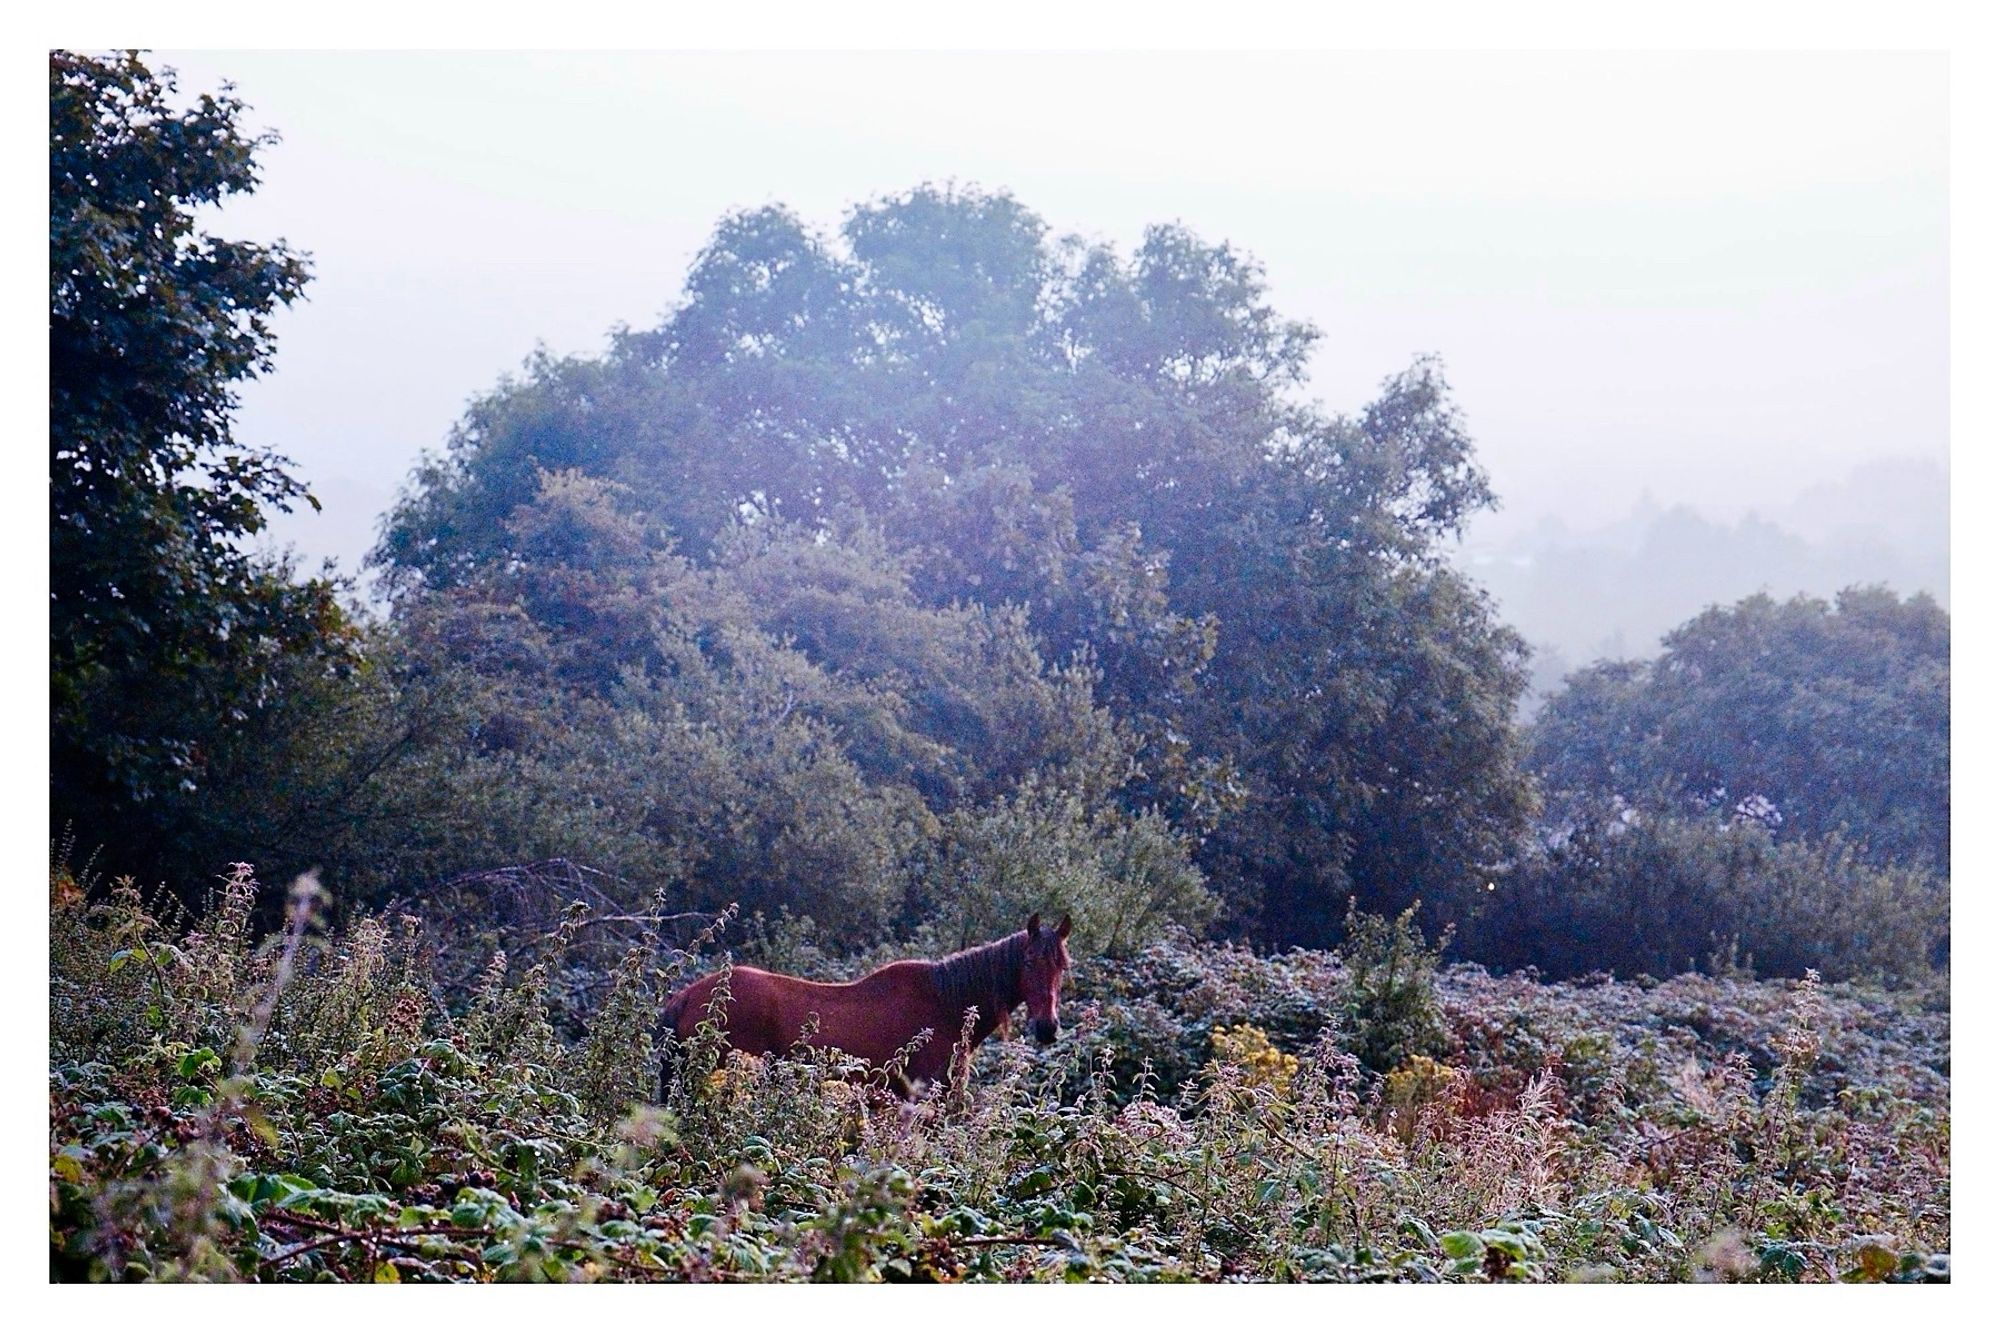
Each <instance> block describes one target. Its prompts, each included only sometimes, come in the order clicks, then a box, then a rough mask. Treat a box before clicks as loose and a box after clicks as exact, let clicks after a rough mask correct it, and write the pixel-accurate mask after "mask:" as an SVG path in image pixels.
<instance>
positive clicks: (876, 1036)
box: [660, 912, 1070, 1098]
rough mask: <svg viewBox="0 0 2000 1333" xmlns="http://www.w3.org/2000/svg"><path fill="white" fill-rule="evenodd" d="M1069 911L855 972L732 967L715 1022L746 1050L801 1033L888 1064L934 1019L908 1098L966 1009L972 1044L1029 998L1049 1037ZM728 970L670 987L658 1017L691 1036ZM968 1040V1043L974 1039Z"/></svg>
mask: <svg viewBox="0 0 2000 1333" xmlns="http://www.w3.org/2000/svg"><path fill="white" fill-rule="evenodd" d="M1069 930H1070V922H1069V917H1067V916H1065V917H1063V919H1062V924H1060V925H1058V926H1056V927H1055V928H1054V929H1052V930H1051V929H1045V928H1044V927H1043V925H1042V918H1041V914H1040V913H1039V912H1037V913H1035V914H1034V915H1032V916H1030V917H1029V918H1028V925H1027V929H1025V930H1017V931H1015V932H1014V933H1013V934H1012V935H1006V936H1002V937H1001V938H1000V939H997V940H992V941H990V942H988V943H986V944H979V945H974V946H973V947H972V948H969V949H961V950H960V951H959V952H957V953H955V954H951V955H949V956H948V957H944V958H938V959H933V960H925V959H918V958H906V959H903V960H902V961H900V962H894V963H888V964H885V965H883V966H882V967H878V968H876V969H875V970H874V971H873V972H870V973H869V974H868V975H867V976H865V977H862V978H861V979H860V980H858V981H849V982H846V983H843V984H828V983H825V982H818V981H806V980H804V979H802V978H799V977H793V976H787V975H785V974H784V973H782V972H766V971H763V970H761V969H759V968H754V967H737V968H732V969H730V971H729V974H728V976H729V986H728V991H727V995H726V999H725V1001H724V1004H723V1011H722V1014H721V1017H720V1021H719V1024H718V1026H719V1027H720V1028H721V1029H722V1033H723V1037H724V1042H725V1045H726V1047H727V1048H728V1049H731V1050H738V1051H742V1052H744V1053H745V1054H747V1055H764V1054H767V1053H769V1052H774V1051H775V1052H778V1053H781V1054H782V1053H783V1052H785V1051H788V1050H791V1049H792V1048H793V1047H795V1046H797V1045H799V1044H800V1043H801V1041H803V1042H804V1043H805V1044H806V1045H809V1046H826V1047H832V1048H833V1049H835V1050H839V1051H843V1052H845V1053H846V1054H848V1055H851V1056H855V1057H858V1058H859V1059H861V1060H863V1061H866V1062H867V1063H868V1064H869V1065H870V1066H872V1067H874V1068H876V1069H885V1068H887V1067H888V1066H889V1065H890V1063H891V1061H892V1059H893V1058H894V1057H895V1055H896V1054H897V1052H899V1051H901V1050H902V1049H903V1048H904V1047H906V1046H908V1045H909V1044H910V1042H911V1041H912V1040H913V1039H914V1038H915V1037H916V1035H917V1034H918V1033H919V1032H921V1031H923V1030H924V1029H925V1028H929V1029H930V1032H931V1039H930V1040H929V1041H928V1042H926V1043H924V1044H923V1045H922V1046H921V1047H919V1048H918V1049H917V1050H916V1051H915V1052H914V1053H913V1054H911V1055H910V1056H909V1059H908V1063H907V1064H906V1065H905V1066H904V1067H903V1068H902V1070H901V1071H900V1074H901V1077H899V1078H898V1077H894V1075H895V1074H896V1073H897V1071H895V1070H891V1071H890V1073H891V1075H892V1077H891V1080H890V1082H891V1083H892V1085H893V1086H894V1087H895V1088H896V1091H897V1092H898V1093H899V1094H901V1095H902V1096H904V1097H906V1098H908V1097H912V1096H914V1095H915V1093H914V1084H916V1083H917V1082H938V1081H940V1080H942V1079H943V1078H944V1077H945V1076H946V1075H947V1073H948V1072H949V1071H950V1066H951V1060H952V1055H953V1052H954V1049H955V1048H956V1046H957V1044H958V1037H959V1032H960V1030H961V1027H962V1025H963V1024H964V1022H965V1014H966V1011H967V1010H968V1009H972V1010H976V1011H977V1012H976V1013H975V1014H974V1016H973V1019H972V1042H971V1045H972V1046H973V1047H976V1046H978V1045H979V1044H980V1043H981V1042H983V1041H985V1040H986V1039H987V1038H988V1037H990V1036H992V1035H993V1034H994V1033H995V1032H999V1031H1002V1030H1004V1029H1005V1028H1006V1026H1007V1023H1008V1018H1009V1016H1010V1015H1011V1014H1012V1013H1013V1012H1014V1010H1015V1009H1016V1008H1018V1007H1019V1006H1021V1005H1022V1004H1026V1005H1027V1006H1028V1030H1029V1031H1030V1032H1031V1033H1033V1034H1034V1037H1035V1040H1036V1041H1038V1042H1040V1043H1041V1044H1042V1045H1044V1046H1047V1045H1049V1044H1050V1043H1052V1042H1054V1041H1055V1039H1056V1036H1057V1034H1058V1033H1059V1032H1060V1031H1061V1030H1062V1025H1061V1023H1060V1021H1059V1020H1058V1019H1057V1017H1056V996H1057V993H1058V992H1059V991H1060V990H1061V989H1062V981H1063V976H1064V974H1065V973H1067V972H1068V971H1069V944H1068V940H1069ZM722 976H723V974H722V973H720V972H711V973H709V974H708V975H707V976H705V977H702V978H701V979H699V980H697V981H694V982H691V983H689V984H688V985H686V986H684V987H682V988H681V989H680V990H678V991H676V992H674V993H673V994H672V995H671V996H669V997H667V1002H666V1004H665V1005H664V1006H662V1008H661V1015H660V1017H661V1026H662V1028H663V1029H665V1030H669V1031H671V1032H673V1033H674V1034H675V1035H676V1036H678V1037H681V1038H687V1037H691V1036H693V1035H694V1032H695V1029H696V1028H697V1027H699V1026H700V1025H701V1023H702V1022H703V1020H704V1019H706V1018H707V1017H708V1009H709V1000H710V997H711V996H712V995H713V994H714V993H715V988H716V986H717V984H718V983H719V982H720V981H721V979H722ZM968 1049H970V1048H968Z"/></svg>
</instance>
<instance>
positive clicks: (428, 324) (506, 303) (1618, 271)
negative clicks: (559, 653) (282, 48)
mask: <svg viewBox="0 0 2000 1333" xmlns="http://www.w3.org/2000/svg"><path fill="white" fill-rule="evenodd" d="M157 58H158V60H159V61H160V62H161V63H166V64H172V65H174V66H176V67H177V68H179V69H180V71H181V72H182V76H183V77H182V83H183V88H184V89H186V90H190V91H192V90H201V89H205V88H210V87H212V86H214V84H215V83H216V82H217V81H218V80H219V79H221V78H224V77H227V78H230V79H233V80H234V81H235V83H236V84H237V86H238V92H239V94H240V95H241V96H242V97H243V98H244V99H245V100H247V101H248V102H249V103H250V104H251V106H252V108H253V117H252V120H253V123H254V124H257V125H261V126H270V127H274V128H276V129H278V130H279V131H280V132H281V133H282V134H283V135H284V143H283V144H282V145H281V146H279V147H277V148H274V149H271V150H269V151H268V152H267V153H266V155H265V157H264V163H265V183H264V185H263V187H262V188H261V189H260V190H259V191H258V193H257V194H256V195H254V196H251V197H249V198H247V199H240V200H237V201H234V202H232V203H231V204H230V205H229V206H228V208H227V210H226V212H225V213H224V214H223V215H222V217H221V219H220V220H219V222H218V227H219V229H220V230H222V231H223V232H224V233H225V234H230V235H247V236H258V237H269V236H275V235H282V236H284V237H285V238H286V239H287V240H289V241H290V242H292V243H293V244H294V245H296V246H298V247H301V248H303V249H306V250H308V251H310V252H311V253H312V255H313V258H314V268H315V273H316V278H315V280H314V282H313V283H312V285H311V287H310V288H309V290H308V295H309V300H308V301H307V302H306V303H305V304H303V305H301V306H300V307H298V308H297V309H295V310H293V311H290V312H287V313H285V314H284V315H282V316H281V317H280V319H279V321H278V323H277V329H278V335H279V351H278V368H277V372H276V374H275V375H274V376H272V377H271V378H270V379H268V380H266V381H263V382H260V383H258V384H254V385H252V386H250V387H249V388H248V389H247V391H246V392H245V395H244V410H243V413H242V416H241V419H240V420H241V432H240V434H241V435H242V437H243V438H245V439H246V440H250V441H254V442H259V443H271V444H276V445H278V446H279V447H280V448H282V449H283V450H285V451H286V452H288V453H290V454H291V455H292V457H293V458H294V459H295V460H296V461H297V462H298V464H299V466H300V471H301V473H302V474H303V475H304V476H305V477H306V478H307V479H308V480H309V481H311V482H312V483H313V484H314V486H315V488H316V490H318V491H319V493H320V494H321V498H322V499H323V500H325V501H326V502H327V506H328V511H329V512H328V513H327V514H324V515H320V516H306V517H302V518H296V519H294V520H292V521H290V522H288V523H286V524H285V525H284V526H283V527H282V528H281V529H280V534H281V535H282V536H283V537H284V538H286V539H288V540H292V541H295V542H297V543H298V545H299V546H300V548H301V549H302V550H303V551H305V552H306V553H308V554H310V555H314V556H317V555H319V554H322V553H334V554H340V555H343V556H347V557H349V558H350V564H351V558H352V557H353V556H355V555H358V553H359V551H360V549H361V548H362V547H363V546H365V544H366V543H367V541H368V539H369V535H370V533H371V531H372V526H373V522H374V518H375V516H376V514H377V513H378V512H379V510H380V508H381V507H382V506H383V505H384V504H385V503H386V502H387V500H388V499H389V497H390V495H391V494H392V492H393V490H394V488H395V487H396V486H397V485H398V484H400V482H401V481H402V479H403V478H404V476H405V475H406V474H407V472H408V469H409V467H410V464H411V463H412V461H413V460H414V459H415V457H416V455H417V453H418V452H419V451H420V450H421V449H423V448H425V447H427V446H433V445H435V444H437V443H438V442H439V441H441V440H442V439H443V437H444V435H445V433H446V431H447V430H448V429H449V427H450V425H451V423H452V421H453V420H454V419H455V418H456V417H457V415H458V413H459V411H460V409H461V408H462V406H463V404H464V402H465V400H466V399H467V398H468V397H470V396H471V395H473V394H475V393H477V392H480V391H482V390H484V389H486V388H488V387H490V386H491V385H492V384H493V383H494V381H495V380H496V379H497V377H498V376H499V375H500V374H501V373H503V372H505V371H507V370H509V369H511V368H513V367H515V366H517V365H518V364H519V362H520V360H521V358H522V357H523V356H524V355H526V354H527V353H528V352H529V350H530V349H531V348H532V347H533V346H534V345H535V343H536V342H537V341H538V340H540V341H543V342H546V343H547V344H548V345H549V346H550V347H551V348H552V349H554V350H556V351H558V352H591V351H595V350H597V349H599V348H601V347H602V345H603V339H604V335H605V332H606V331H607V330H608V329H609V328H610V327H611V326H612V325H613V324H616V323H618V322H621V321H624V322H629V323H631V324H634V325H639V326H644V325H649V324H651V323H652V322H654V321H655V320H656V319H657V317H658V316H659V314H660V313H661V311H662V310H663V309H664V308H665V307H666V306H667V304H668V303H669V302H670V301H671V300H672V299H673V297H674V295H675V293H676V291H677V290H678V288H679V285H680V280H681V277H682V275H683V274H684V273H685V271H686V268H687V265H688V262H689V261H690V260H691V259H692V257H693V255H694V253H695V251H696V250H697V249H698V248H699V247H700V245H701V243H702V242H703V240H704V239H705V238H706V237H707V235H708V233H709V231H710V229H711V228H712V226H713V225H714V223H715V221H716V220H717V218H718V217H720V216H721V215H722V214H723V213H724V212H725V211H727V210H729V209H732V208H738V207H743V206H750V205H757V204H761V203H765V202H782V203H785V204H788V205H790V206H792V207H793V208H795V209H797V210H798V211H799V212H801V213H802V214H803V215H804V216H806V217H807V218H808V219H809V220H811V221H813V222H815V223H817V224H819V225H821V226H823V227H825V228H826V229H827V230H829V231H831V230H832V229H833V228H835V227H836V226H837V225H838V222H839V220H840V217H841V215H842V213H843V212H844V211H845V210H846V209H847V208H848V207H849V206H851V205H853V204H855V203H857V202H860V201H863V200H865V199H868V198H871V197H873V196H876V195H880V194H884V193H889V192H894V191H899V190H903V189H906V188H908V187H909V186H911V185H914V184H916V183H919V182H921V181H925V180H937V181H942V180H947V179H955V180H958V181H960V182H965V183H976V184H979V185H982V186H986V187H989V188H1005V189H1008V190H1010V191H1012V192H1013V193H1014V194H1015V195H1016V196H1017V197H1018V198H1019V199H1020V200H1021V201H1022V202H1023V203H1024V204H1026V205H1027V206H1028V207H1030V208H1032V209H1034V210H1035V211H1036V212H1037V213H1039V214H1040V215H1041V216H1042V217H1043V218H1044V219H1045V220H1046V221H1047V222H1048V223H1049V224H1050V225H1051V227H1052V228H1054V229H1055V230H1056V231H1057V232H1079V233H1082V234H1084V235H1086V236H1090V237H1094V238H1102V239H1106V240H1110V241H1113V242H1116V243H1118V244H1120V245H1129V244H1130V243H1132V242H1134V241H1136V239H1137V238H1138V236H1139V234H1140V231H1141V229H1142V228H1143V227H1144V226H1145V225H1146V224H1148V223H1150V222H1157V221H1167V220H1180V221H1182V222H1185V223H1187V224H1189V225H1190V226H1192V227H1193V228H1194V229H1195V230H1196V231H1198V232H1199V233H1201V234H1202V235H1203V236H1205V237H1208V238H1210V239H1213V240H1224V239H1226V240H1229V241H1231V242H1233V243H1235V244H1236V245H1238V246H1239V247H1241V248H1243V249H1245V250H1248V251H1249V252H1251V253H1253V254H1255V255H1257V256H1258V257H1259V258H1260V259H1262V260H1263V262H1264V264H1265V266H1266V269H1267V276H1268V278H1269V282H1270V287H1271V296H1272V300H1273V301H1274V303H1275V305H1276V306H1277V308H1278V309H1279V310H1280V311H1281V312H1283V313H1284V314H1286V315H1289V316H1292V317H1296V318H1304V319H1308V320H1310V321H1312V322H1313V323H1315V324H1317V325H1318V326H1319V327H1320V328H1321V329H1322V330H1323V331H1324V333H1325V335H1326V336H1325V338H1324V340H1323V342H1322V344H1321V347H1320V350H1319V353H1318V355H1317V357H1316V359H1315V361H1314V365H1313V386H1314V392H1315V393H1316V394H1317V395H1318V396H1319V397H1321V398H1322V399H1323V400H1324V401H1325V402H1326V403H1327V404H1328V405H1330V406H1332V407H1336V408H1340V409H1351V408H1355V407H1359V406H1360V405H1361V404H1363V403H1364V402H1365V401H1366V400H1367V398H1368V397H1369V395H1370V394H1371V393H1372V392H1373V389H1374V387H1375V385H1376V384H1377V383H1378V382H1379V381H1380V379H1381V378H1382V377H1383V376H1385V375H1387V374H1389V373H1391V372H1393V371H1395V370H1397V369H1399V368H1401V367H1402V366H1403V365H1405V364H1407V362H1408V361H1409V359H1410V357H1411V356H1412V355H1414V354H1416V353H1418V352H1437V353H1439V354H1440V355H1442V356H1443V358H1444V359H1445V362H1446V365H1447V367H1448V370H1449V374H1450V377H1451V379H1452V381H1453V383H1454V385H1455V387H1456V389H1457V391H1458V397H1459V401H1460V403H1461V405H1462V406H1463V407H1464V409H1465V411H1466V413H1467V416H1468V419H1469V422H1470V425H1471V429H1472V432H1473V434H1474V436H1475V438H1476V439H1477V441H1478V444H1479V449H1480V455H1481V457H1482V459H1483V460H1484V462H1485V463H1486V465H1487V467H1488V468H1489V470H1490V471H1491V473H1492V475H1493V479H1494V483H1495V486H1496V488H1497V489H1498V491H1499V492H1500V495H1501V498H1502V501H1503V503H1504V505H1505V511H1504V514H1503V516H1502V518H1501V519H1500V520H1499V521H1498V522H1497V523H1492V524H1489V525H1488V527H1489V530H1493V531H1499V530H1504V528H1506V527H1511V526H1514V525H1517V524H1526V523H1529V522H1532V521H1533V520H1534V519H1536V518H1537V517H1539V516H1540V515H1542V514H1545V513H1559V514H1561V515H1563V516H1564V517H1565V518H1566V519H1568V520H1569V521H1570V522H1571V523H1572V524H1576V525H1582V524H1590V523H1593V522H1597V521H1601V520H1605V519H1609V518H1612V517H1615V516H1616V515H1618V514H1622V513H1623V512H1625V511H1626V510H1627V509H1628V508H1629V507H1630V506H1631V504H1632V502H1633V501H1634V499H1636V498H1637V496H1638V495H1639V494H1640V492H1641V491H1642V490H1650V491H1651V493H1652V494H1653V495H1654V496H1655V497H1656V498H1658V499H1659V500H1661V501H1663V502H1674V501H1689V502H1693V503H1696V504H1698V505H1701V506H1702V507H1704V508H1707V509H1710V510H1712V511H1715V512H1717V513H1724V514H1728V513H1734V512H1737V511H1740V510H1741V509H1743V508H1745V507H1761V508H1764V509H1766V510H1767V511H1768V510H1772V509H1777V508H1779V507H1781V506H1782V505H1783V504H1784V503H1786V502H1787V501H1789V500H1790V499H1791V498H1792V497H1793V496H1794V495H1795V494H1796V493H1797V492H1798V491H1800V490H1802V489H1804V487H1805V486H1807V485H1809V484H1811V483H1813V482H1816V481H1822V480H1829V479H1837V478H1839V477H1841V476H1843V475H1844V474H1845V473H1846V472H1847V471H1848V470H1849V469H1851V468H1852V467H1853V466H1854V465H1855V464H1857V463H1859V462H1862V461H1864V460H1867V459H1871V458H1877V457H1885V456H1893V457H1912V456H1914V457H1921V458H1926V459H1935V460H1937V461H1939V462H1940V463H1942V462H1944V461H1945V459H1946V457H1947V434H1946V425H1947V409H1948V401H1947V390H1948V379H1947V369H1948V367H1947V314H1948V309H1947V291H1948V287H1947V281H1948V274H1947V264H1946V256H1947V230H1946V209H1947V202H1948V196H1947V136H1946V124H1947V89H1946V82H1945V79H1946V62H1945V59H1944V57H1942V56H1922V55H1864V54H1809V55H1808V54H1801V55H1770V54H1743V55H1714V54H1691V55H1669V54H1646V55H1627V56H1621V55H1605V54H1574V55H1567V54H1566V55H1521V54H1504V53H1502V54H1492V55H1475V54H1463V53H1454V54H1426V55H1417V54H1411V55H1400V54H1399V55H1383V54H1366V53H1354V54H1311V55H1294V56H1253V55H1235V54H1230V55H1225V54H1212V55H1206V54H1205V55H1192V54H1184V55H1166V54H1163V55H1105V54H1072V55H1002V54H960V55H928V56H926V55H865V54H825V55H796V54H784V53H757V54H742V55H700V54H657V55H642V54H636V53H628V54H607V55H601V56H599V55H583V54H562V55H508V54H497V53H478V54H462V55H438V54H391V53H359V52H357V53H331V52H328V53H283V54H281V53H253V52H231V53H226V54H201V53H190V52H160V53H158V57H157ZM1943 521H1944V515H1943V514H1940V515H1939V522H1940V523H1942V522H1943Z"/></svg>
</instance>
